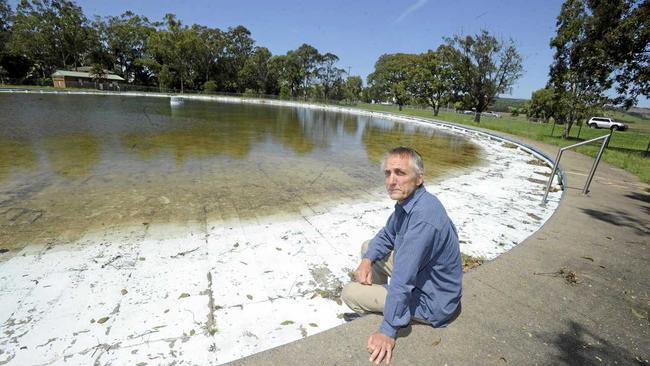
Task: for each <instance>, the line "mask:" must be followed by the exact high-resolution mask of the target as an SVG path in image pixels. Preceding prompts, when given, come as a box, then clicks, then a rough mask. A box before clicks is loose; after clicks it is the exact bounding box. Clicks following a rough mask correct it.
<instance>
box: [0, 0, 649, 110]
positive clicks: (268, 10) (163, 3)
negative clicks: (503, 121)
mask: <svg viewBox="0 0 650 366" xmlns="http://www.w3.org/2000/svg"><path fill="white" fill-rule="evenodd" d="M75 2H76V3H77V4H78V5H80V6H81V7H82V9H83V10H84V13H85V14H86V16H88V17H89V18H92V17H93V16H94V15H100V16H107V15H119V14H121V13H123V12H124V11H126V10H131V11H133V12H135V13H136V14H140V15H145V16H147V17H148V18H149V19H150V20H161V19H162V18H163V16H164V14H165V13H173V14H176V16H177V17H178V18H179V19H180V20H181V21H182V22H183V23H184V24H186V25H191V24H194V23H196V24H201V25H206V26H209V27H218V28H220V29H224V30H225V29H227V28H228V27H235V26H237V25H243V26H245V27H246V28H248V29H249V30H250V31H251V36H252V37H253V39H254V40H255V41H256V42H257V45H259V46H264V47H267V48H268V49H269V50H270V51H271V52H272V53H273V54H274V55H275V54H284V53H286V52H287V51H288V50H292V49H296V48H298V47H299V46H300V45H301V44H303V43H308V44H310V45H312V46H314V47H316V48H317V49H318V50H319V51H320V52H321V53H326V52H331V53H334V54H335V55H337V56H338V57H339V59H340V61H339V67H341V68H343V69H345V70H346V71H348V70H349V72H350V74H351V75H360V76H362V77H363V79H364V81H365V80H366V77H367V76H368V74H370V73H371V72H372V71H373V68H374V64H375V62H376V61H377V59H378V58H379V56H381V55H382V54H384V53H397V52H404V53H421V52H425V51H426V50H428V49H436V48H437V47H438V46H439V45H440V44H441V43H443V42H444V39H443V38H444V37H451V36H453V35H454V34H476V33H477V32H479V31H480V30H482V29H485V30H488V31H489V32H490V33H491V34H493V35H494V36H496V37H497V38H499V39H501V40H505V41H507V40H509V39H512V40H513V41H514V43H515V45H516V47H517V49H518V50H519V52H520V54H521V55H522V56H523V58H524V64H523V66H524V75H523V76H522V77H521V78H520V79H519V80H518V81H517V83H516V84H515V85H514V86H513V88H512V92H511V94H505V95H503V96H505V97H511V98H525V99H529V98H530V97H531V94H532V92H533V91H535V90H537V89H539V88H542V87H544V86H545V85H546V81H547V79H548V70H549V66H550V64H551V62H552V61H553V51H552V50H551V48H550V47H549V42H550V40H551V38H552V37H553V36H554V34H555V21H556V18H557V16H558V14H559V13H560V7H561V5H562V2H563V1H562V0H526V1H523V0H491V1H484V0H455V1H448V0H446V1H442V0H403V1H396V0H372V1H370V0H357V1H354V0H347V1H342V0H329V1H304V0H303V1H297V0H275V1H268V0H243V1H237V0H229V1H222V0H185V1H173V0H157V1H153V0H135V1H134V0H111V1H106V0H76V1H75ZM10 3H11V4H12V6H13V7H14V8H15V5H16V3H17V0H14V1H10ZM639 104H640V105H641V106H645V107H649V106H650V101H648V100H647V99H644V100H642V101H640V103H639Z"/></svg>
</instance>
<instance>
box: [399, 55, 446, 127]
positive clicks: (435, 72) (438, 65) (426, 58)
mask: <svg viewBox="0 0 650 366" xmlns="http://www.w3.org/2000/svg"><path fill="white" fill-rule="evenodd" d="M453 81H454V69H453V68H452V67H451V63H450V62H449V61H448V60H447V58H446V57H445V53H443V52H436V51H432V50H429V51H428V52H426V53H423V54H420V55H418V56H417V58H416V61H415V65H414V67H413V68H412V69H411V70H410V72H409V82H408V89H409V91H410V93H411V94H413V95H414V96H415V98H416V99H417V100H420V101H423V102H424V103H426V104H427V105H428V106H430V107H431V108H433V115H434V116H437V115H438V112H439V111H440V105H441V104H443V103H446V102H447V101H448V100H450V98H451V97H452V95H453Z"/></svg>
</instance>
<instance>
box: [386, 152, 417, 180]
mask: <svg viewBox="0 0 650 366" xmlns="http://www.w3.org/2000/svg"><path fill="white" fill-rule="evenodd" d="M394 155H397V156H400V157H402V158H405V157H408V158H409V161H410V162H411V167H412V168H413V171H414V172H415V175H420V174H424V163H423V162H422V156H420V154H419V153H418V152H417V151H415V149H413V148H410V147H406V146H399V147H396V148H393V149H390V150H388V152H387V153H386V154H384V158H383V159H382V161H381V170H382V172H383V171H384V169H386V160H388V157H389V156H394Z"/></svg>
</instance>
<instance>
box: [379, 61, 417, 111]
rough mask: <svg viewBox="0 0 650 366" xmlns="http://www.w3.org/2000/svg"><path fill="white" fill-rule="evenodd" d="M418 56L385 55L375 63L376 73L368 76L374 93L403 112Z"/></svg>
mask: <svg viewBox="0 0 650 366" xmlns="http://www.w3.org/2000/svg"><path fill="white" fill-rule="evenodd" d="M415 64H416V55H411V54H405V53H395V54H384V55H381V56H380V57H379V60H377V62H376V63H375V71H373V72H372V73H371V74H370V75H368V85H369V86H370V88H371V89H373V91H372V93H373V94H375V95H376V96H377V97H378V98H380V99H382V100H388V99H392V101H393V102H394V103H395V104H397V105H398V106H399V110H400V111H401V110H402V107H403V106H404V104H406V101H407V100H408V98H409V94H408V90H407V83H408V79H409V75H410V73H411V70H412V68H413V67H414V66H415Z"/></svg>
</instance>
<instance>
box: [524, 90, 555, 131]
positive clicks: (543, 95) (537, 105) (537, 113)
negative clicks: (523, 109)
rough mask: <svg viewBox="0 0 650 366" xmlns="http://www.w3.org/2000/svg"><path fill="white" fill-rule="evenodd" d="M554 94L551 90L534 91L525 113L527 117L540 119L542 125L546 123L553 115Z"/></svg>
mask: <svg viewBox="0 0 650 366" xmlns="http://www.w3.org/2000/svg"><path fill="white" fill-rule="evenodd" d="M554 94H555V93H554V91H553V89H551V88H542V89H538V90H536V91H534V92H533V95H532V98H531V101H530V106H529V107H528V111H527V112H528V113H527V114H528V117H535V118H542V119H543V120H544V123H548V120H549V118H551V117H553V116H554V114H555V101H554V98H553V96H554Z"/></svg>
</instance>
